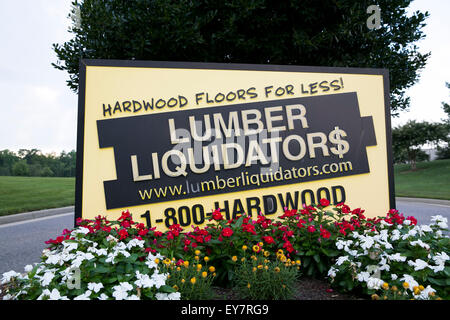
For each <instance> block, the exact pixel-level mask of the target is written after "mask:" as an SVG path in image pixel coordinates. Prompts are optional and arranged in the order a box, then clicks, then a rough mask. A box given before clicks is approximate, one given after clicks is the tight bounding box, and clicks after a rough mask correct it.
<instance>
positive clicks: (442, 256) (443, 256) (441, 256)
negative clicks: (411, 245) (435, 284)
mask: <svg viewBox="0 0 450 320" xmlns="http://www.w3.org/2000/svg"><path fill="white" fill-rule="evenodd" d="M449 259H450V258H449V256H448V255H447V253H445V252H441V253H437V254H436V255H435V256H434V257H433V260H434V262H435V263H436V264H437V265H443V264H445V262H446V261H447V260H449Z"/></svg>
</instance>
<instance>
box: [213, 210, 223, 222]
mask: <svg viewBox="0 0 450 320" xmlns="http://www.w3.org/2000/svg"><path fill="white" fill-rule="evenodd" d="M212 218H213V219H214V220H216V221H220V220H223V216H222V213H220V209H216V210H214V211H213V213H212Z"/></svg>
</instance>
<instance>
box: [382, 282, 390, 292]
mask: <svg viewBox="0 0 450 320" xmlns="http://www.w3.org/2000/svg"><path fill="white" fill-rule="evenodd" d="M382 288H383V289H384V290H388V289H389V283H387V282H385V283H383V285H382Z"/></svg>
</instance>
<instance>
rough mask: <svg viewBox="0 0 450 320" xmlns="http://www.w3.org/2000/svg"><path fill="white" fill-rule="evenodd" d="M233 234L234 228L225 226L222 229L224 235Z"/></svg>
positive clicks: (229, 235)
mask: <svg viewBox="0 0 450 320" xmlns="http://www.w3.org/2000/svg"><path fill="white" fill-rule="evenodd" d="M232 235H233V230H232V229H231V228H225V229H223V230H222V236H224V237H231V236H232Z"/></svg>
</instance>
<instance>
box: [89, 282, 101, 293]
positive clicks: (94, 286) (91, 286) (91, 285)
mask: <svg viewBox="0 0 450 320" xmlns="http://www.w3.org/2000/svg"><path fill="white" fill-rule="evenodd" d="M102 288H103V284H102V283H95V282H89V283H88V289H89V290H92V291H94V292H95V293H98V292H99V291H100V289H102Z"/></svg>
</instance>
